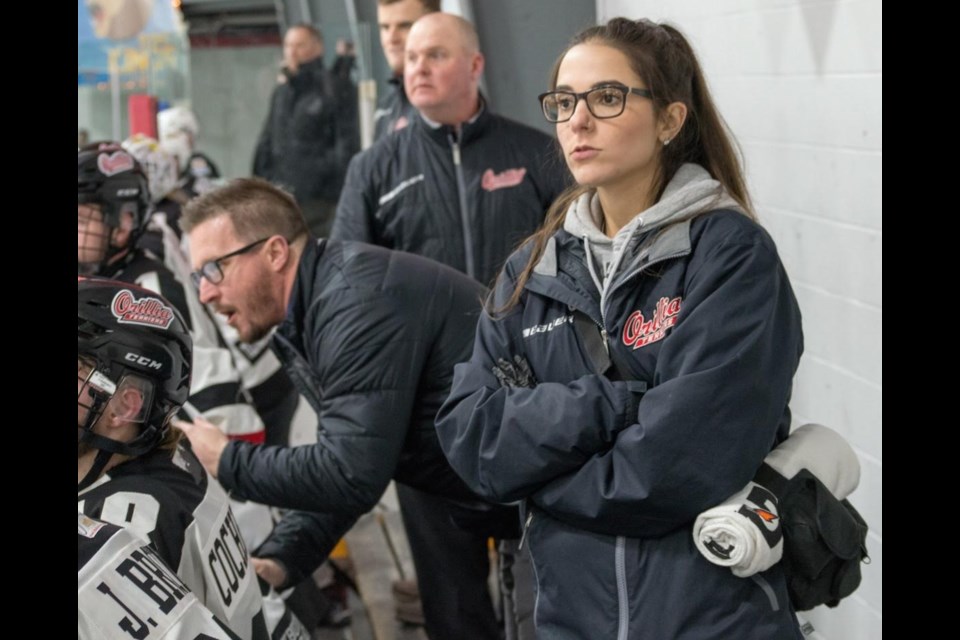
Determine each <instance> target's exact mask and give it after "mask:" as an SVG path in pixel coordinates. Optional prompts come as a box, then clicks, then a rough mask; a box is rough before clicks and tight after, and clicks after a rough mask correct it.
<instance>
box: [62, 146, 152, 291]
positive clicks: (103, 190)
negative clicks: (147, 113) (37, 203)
mask: <svg viewBox="0 0 960 640" xmlns="http://www.w3.org/2000/svg"><path fill="white" fill-rule="evenodd" d="M77 204H97V205H99V207H100V211H101V212H102V214H103V222H104V224H106V225H107V226H108V227H110V228H111V229H114V228H117V227H119V226H120V225H121V222H122V219H123V214H124V213H129V214H130V215H131V216H132V222H133V224H132V227H131V230H130V240H129V241H128V242H127V244H126V245H125V246H123V247H110V246H109V242H108V243H107V245H108V248H107V251H106V256H105V257H104V258H103V260H102V261H101V263H100V265H99V266H98V265H93V271H94V272H98V271H99V268H100V267H102V266H105V265H106V263H107V262H108V261H109V259H110V258H112V257H113V256H114V255H115V254H116V253H118V252H120V251H122V250H124V249H126V248H127V247H132V246H133V245H134V243H135V242H136V241H137V238H139V237H140V235H141V234H142V233H143V231H144V230H145V229H146V227H147V221H148V219H149V217H150V185H149V182H148V180H147V175H146V173H144V171H143V168H142V167H141V166H140V164H139V163H138V162H137V161H136V159H135V158H134V157H133V156H132V155H130V153H128V152H127V151H125V150H124V149H123V148H122V147H121V146H120V145H119V144H117V143H115V142H92V143H90V144H88V145H87V146H85V147H83V148H82V149H80V150H79V151H78V152H77Z"/></svg>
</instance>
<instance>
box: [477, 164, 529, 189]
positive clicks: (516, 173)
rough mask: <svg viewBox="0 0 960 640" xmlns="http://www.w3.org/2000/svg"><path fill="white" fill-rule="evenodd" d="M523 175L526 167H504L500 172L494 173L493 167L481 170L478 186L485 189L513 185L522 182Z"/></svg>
mask: <svg viewBox="0 0 960 640" xmlns="http://www.w3.org/2000/svg"><path fill="white" fill-rule="evenodd" d="M525 175H527V169H526V167H519V168H517V169H504V170H503V171H501V172H500V173H494V172H493V169H487V170H486V171H484V172H483V177H482V178H481V179H480V186H481V187H483V188H484V189H485V190H486V191H496V190H497V189H505V188H506V187H515V186H517V185H518V184H520V183H521V182H523V176H525Z"/></svg>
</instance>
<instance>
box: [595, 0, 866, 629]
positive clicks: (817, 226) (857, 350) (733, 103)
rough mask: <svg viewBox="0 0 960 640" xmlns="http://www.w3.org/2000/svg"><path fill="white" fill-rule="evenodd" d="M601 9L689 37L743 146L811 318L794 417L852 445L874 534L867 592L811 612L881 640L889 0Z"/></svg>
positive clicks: (641, 4) (703, 0) (618, 0)
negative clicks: (662, 24) (885, 5)
mask: <svg viewBox="0 0 960 640" xmlns="http://www.w3.org/2000/svg"><path fill="white" fill-rule="evenodd" d="M597 14H598V16H599V18H600V19H601V20H606V19H609V18H612V17H615V16H619V15H623V16H627V17H631V18H641V17H647V18H650V19H653V20H656V21H669V22H671V23H673V24H674V25H676V26H677V27H679V28H680V30H681V31H683V32H684V33H686V34H687V36H688V37H689V38H690V40H691V42H692V44H693V46H694V49H695V50H696V51H697V52H698V54H699V56H700V61H701V64H702V65H703V67H704V71H705V73H706V76H707V80H708V82H709V83H710V86H711V88H712V90H713V93H714V97H715V99H716V100H717V103H718V105H719V108H720V111H721V113H723V115H724V117H725V118H726V119H727V122H728V123H729V125H730V127H731V128H732V129H733V131H734V134H735V135H736V136H737V138H738V139H739V141H740V144H741V145H742V147H743V151H744V155H745V158H746V167H747V176H748V180H749V184H750V187H751V192H752V194H753V196H754V198H755V203H756V205H757V210H758V212H759V215H760V217H761V222H762V223H763V224H764V225H765V226H766V227H767V229H769V231H770V233H771V234H772V235H773V237H774V239H775V240H776V242H777V245H778V247H779V249H780V254H781V256H782V258H783V261H784V263H785V264H786V267H787V270H788V271H789V273H790V277H791V280H792V282H793V287H794V289H795V291H796V294H797V298H798V299H799V301H800V306H801V309H802V312H803V317H804V332H805V337H806V352H805V354H804V357H803V361H802V363H801V365H800V371H799V374H798V376H797V381H796V386H795V389H794V400H793V403H792V406H793V411H794V416H795V419H796V422H797V423H798V424H802V423H804V422H820V423H822V424H825V425H828V426H830V427H832V428H834V429H836V430H838V431H840V432H841V433H842V434H843V435H844V436H845V437H846V438H847V439H848V440H849V441H850V442H851V443H852V444H853V446H854V448H855V449H856V451H857V454H858V455H859V457H860V464H861V467H862V476H861V480H860V488H859V489H858V490H857V491H856V493H854V495H853V497H852V501H853V502H854V504H855V505H856V506H857V508H858V509H859V510H860V512H861V514H862V515H863V516H864V518H865V519H866V520H867V522H868V524H869V525H870V529H871V532H870V537H869V539H868V541H867V544H868V548H869V551H870V555H871V557H872V564H870V565H866V566H864V567H863V569H864V572H863V573H864V582H863V584H862V586H861V587H860V589H859V591H858V592H857V593H856V594H854V596H853V597H851V598H848V599H847V600H846V601H844V602H843V603H842V604H841V605H840V607H838V608H837V609H826V608H820V609H817V610H815V611H813V612H811V613H810V614H809V615H808V617H809V619H810V620H811V621H812V622H813V624H814V626H815V628H816V633H817V635H818V636H819V637H820V638H824V639H828V640H861V639H862V640H866V639H870V640H873V639H875V638H881V637H882V635H883V629H882V622H883V512H882V497H883V473H882V471H883V469H882V460H883V431H882V425H883V346H882V342H881V336H882V331H883V319H882V315H881V314H882V310H883V298H882V282H883V223H882V216H883V214H882V212H883V201H882V181H883V166H882V145H883V101H882V89H883V65H882V62H883V38H882V26H883V25H882V23H883V20H882V17H883V14H882V4H881V0H683V1H678V0H673V1H670V2H668V1H663V0H597Z"/></svg>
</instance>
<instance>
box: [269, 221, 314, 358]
mask: <svg viewBox="0 0 960 640" xmlns="http://www.w3.org/2000/svg"><path fill="white" fill-rule="evenodd" d="M326 244H327V242H326V240H325V239H323V238H320V239H317V238H313V237H311V238H310V239H309V240H308V241H307V244H306V246H305V247H304V248H303V254H302V255H301V256H300V263H299V264H298V265H297V276H296V278H295V279H294V281H293V289H292V290H291V291H290V302H289V303H288V304H287V315H286V316H285V317H284V319H283V321H282V322H281V323H280V324H279V325H278V326H277V330H276V332H275V333H274V340H275V342H276V341H277V338H281V339H282V341H285V342H287V343H289V344H291V345H293V346H295V348H297V349H298V350H300V351H303V348H302V345H303V339H304V338H305V337H306V336H307V335H308V332H307V331H304V326H305V323H306V317H307V312H308V311H309V309H310V306H311V305H312V304H313V303H314V302H316V293H317V292H316V289H317V287H318V286H320V283H321V282H322V281H323V280H324V279H325V278H323V276H322V275H319V271H318V265H317V263H318V262H320V260H321V258H323V255H324V253H325V249H326Z"/></svg>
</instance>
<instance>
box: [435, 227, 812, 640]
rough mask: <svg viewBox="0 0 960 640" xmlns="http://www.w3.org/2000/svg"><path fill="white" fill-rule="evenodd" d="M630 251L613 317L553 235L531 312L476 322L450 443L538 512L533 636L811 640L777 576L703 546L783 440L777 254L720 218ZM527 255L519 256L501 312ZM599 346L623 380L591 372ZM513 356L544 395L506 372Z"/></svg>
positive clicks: (756, 231) (579, 258) (795, 323)
mask: <svg viewBox="0 0 960 640" xmlns="http://www.w3.org/2000/svg"><path fill="white" fill-rule="evenodd" d="M568 215H569V214H568ZM628 242H629V244H627V245H626V249H625V252H624V261H623V266H622V268H621V269H619V270H618V271H616V275H615V276H613V278H614V279H613V281H612V285H610V286H609V288H608V291H607V294H606V297H605V298H604V302H603V305H602V306H601V296H600V293H599V292H598V290H597V286H596V284H595V281H594V279H593V278H592V277H591V275H590V273H588V266H587V257H586V255H585V249H584V241H583V240H582V239H580V238H577V237H574V236H572V235H571V234H570V233H568V232H567V231H559V232H558V233H557V234H556V235H555V236H554V238H553V239H552V240H551V242H550V243H549V244H548V246H547V249H546V252H545V254H544V257H543V258H542V259H541V260H540V262H539V263H538V266H537V269H536V270H535V272H534V273H533V274H532V277H531V278H530V280H529V281H528V282H527V284H526V286H525V290H524V293H523V295H522V298H521V301H520V303H519V305H517V306H515V307H514V308H513V309H512V310H510V311H509V312H508V313H506V315H503V316H502V317H499V318H498V319H492V318H490V317H488V316H486V315H484V316H482V317H481V319H480V324H479V327H478V331H477V338H476V343H475V346H474V352H473V356H472V358H471V359H470V361H469V362H467V363H464V364H461V365H458V366H457V369H456V374H455V376H454V383H453V389H452V391H451V394H450V398H449V399H448V400H447V402H446V403H445V404H444V407H443V408H442V409H441V412H440V415H439V416H438V423H437V428H438V433H439V436H440V440H441V444H442V445H443V447H444V450H445V451H446V453H447V456H448V458H449V460H450V462H451V464H452V465H453V467H454V468H455V469H456V470H457V472H458V473H460V475H461V476H462V477H463V478H464V479H466V480H467V483H468V484H469V485H470V486H471V488H473V489H474V490H475V491H477V492H478V493H479V494H480V495H482V496H484V497H487V498H490V499H493V500H501V501H512V500H524V501H525V504H526V515H525V520H526V531H525V534H524V535H525V542H526V544H528V545H529V548H530V553H531V556H532V558H533V563H534V567H535V570H536V576H537V581H538V584H539V590H538V601H537V607H536V613H535V618H536V622H537V627H538V637H543V638H610V639H613V638H616V639H618V640H625V639H627V638H631V639H647V638H650V639H653V640H660V639H665V638H670V639H681V638H684V639H698V640H699V639H707V638H711V639H716V638H738V639H743V638H757V639H760V638H763V639H768V638H795V639H799V638H800V634H799V630H798V628H797V625H796V620H795V618H794V616H793V612H792V609H791V605H790V603H789V601H788V598H787V593H786V588H785V584H784V581H783V575H782V572H781V569H780V567H779V566H777V567H774V568H773V569H771V570H769V571H767V572H765V573H763V574H758V575H757V576H755V577H754V579H742V578H738V577H735V576H734V575H733V574H732V573H731V572H730V570H729V569H726V568H721V567H717V566H715V565H712V564H710V563H709V562H707V560H705V559H704V558H703V557H701V556H700V555H699V553H698V552H697V550H696V548H695V546H694V542H693V538H692V533H691V528H692V526H691V525H692V523H693V520H694V519H695V517H696V515H697V514H698V513H700V512H701V511H703V510H704V509H706V508H708V507H712V506H715V505H717V504H719V503H721V502H722V501H723V500H725V499H726V498H727V497H729V496H730V495H732V494H733V493H735V492H736V491H738V490H739V489H740V488H741V487H742V486H743V485H745V484H746V483H747V482H748V481H749V480H750V479H751V477H752V476H753V474H754V472H755V471H756V470H757V468H758V467H759V466H760V464H761V462H762V461H763V458H764V456H765V455H766V454H767V453H768V452H769V451H770V449H771V447H773V446H774V443H775V442H777V440H778V438H782V437H784V436H785V435H786V433H787V430H788V428H789V423H790V411H789V409H788V401H789V398H790V390H791V384H792V378H793V375H794V372H795V370H796V368H797V363H798V360H799V357H800V353H801V351H802V344H803V342H802V334H801V327H800V314H799V310H798V308H797V304H796V300H795V299H794V296H793V292H792V290H791V288H790V284H789V281H788V280H787V276H786V273H785V272H784V270H783V267H782V265H781V264H780V261H779V258H778V257H777V252H776V248H775V247H774V245H773V242H772V241H771V239H770V237H769V236H768V235H767V234H766V233H765V232H764V231H763V230H762V229H761V228H760V227H758V226H757V225H756V224H755V223H753V222H752V221H750V220H749V219H748V218H747V217H746V216H744V215H742V214H740V213H737V212H734V211H722V210H719V211H713V212H710V213H705V214H702V215H699V216H698V217H695V218H693V219H692V220H691V219H689V218H687V219H685V220H680V221H677V222H675V223H673V224H670V225H667V226H665V227H661V228H655V229H652V230H646V229H643V228H642V227H641V228H640V230H639V231H637V232H636V234H635V235H634V236H632V238H631V239H630V240H629V241H628ZM527 256H529V249H525V250H522V251H521V252H519V253H518V254H516V255H514V256H513V257H512V258H511V259H510V260H509V261H508V264H507V267H506V269H505V274H504V277H503V278H502V280H501V282H500V283H499V284H498V287H497V290H496V295H495V297H494V298H495V299H494V304H495V305H497V306H499V305H502V304H503V303H504V302H505V301H506V300H507V298H508V296H509V294H510V293H511V292H512V290H513V283H514V282H515V280H516V278H517V275H518V274H519V272H520V270H521V269H522V267H523V265H524V264H525V261H526V258H527ZM600 328H602V329H603V334H600ZM588 331H592V332H595V333H596V334H599V335H598V336H597V337H596V338H595V341H599V340H603V342H604V343H605V344H606V345H607V349H608V350H609V357H610V358H611V359H612V360H613V361H614V362H616V363H617V366H618V367H619V368H620V370H621V371H623V372H624V375H623V376H622V377H620V376H618V375H616V374H615V372H613V371H612V370H607V371H606V375H604V372H601V371H597V369H596V367H595V366H594V362H595V361H599V360H598V359H596V358H592V357H590V355H589V354H590V353H591V352H593V353H596V351H595V350H592V349H591V346H592V345H591V341H590V340H588V339H584V338H585V336H588V335H589V334H588V333H587V332H588ZM596 344H597V345H599V344H602V343H600V342H596ZM600 352H603V349H602V347H601V349H600ZM515 357H520V358H523V359H524V360H526V362H528V363H529V366H530V369H531V371H532V375H533V378H535V383H534V384H533V386H529V387H526V388H524V387H522V386H501V383H500V381H499V380H498V378H497V377H496V376H495V375H494V373H493V368H494V367H497V366H498V361H499V360H500V359H504V360H507V361H512V360H513V359H514V358H515ZM500 366H501V368H502V363H501V364H500Z"/></svg>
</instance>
